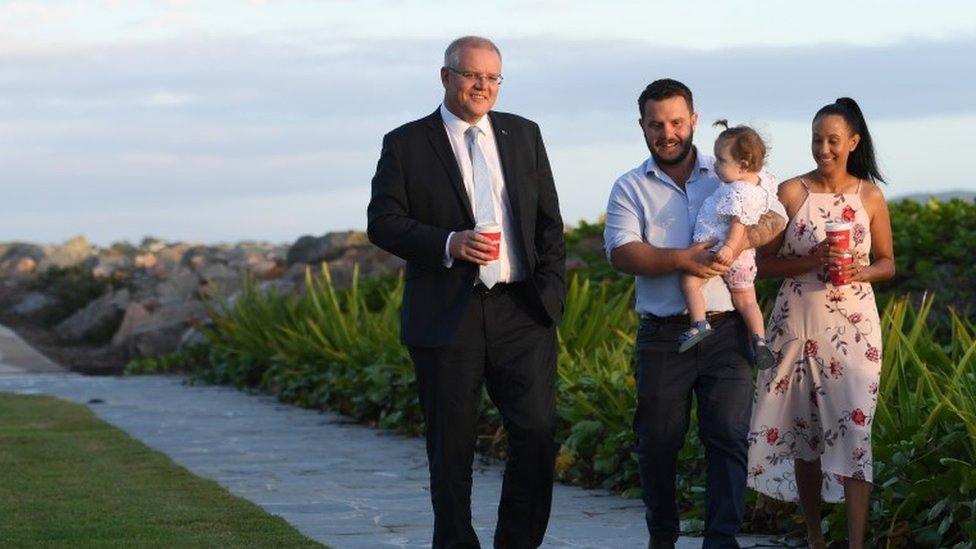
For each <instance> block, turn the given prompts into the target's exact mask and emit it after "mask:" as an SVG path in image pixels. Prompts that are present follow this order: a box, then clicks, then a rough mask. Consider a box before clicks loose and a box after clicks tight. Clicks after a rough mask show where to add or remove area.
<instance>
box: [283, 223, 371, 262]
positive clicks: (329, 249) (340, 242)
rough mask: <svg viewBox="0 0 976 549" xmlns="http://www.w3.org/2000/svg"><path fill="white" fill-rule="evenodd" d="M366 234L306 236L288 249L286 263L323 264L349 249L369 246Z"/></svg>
mask: <svg viewBox="0 0 976 549" xmlns="http://www.w3.org/2000/svg"><path fill="white" fill-rule="evenodd" d="M369 245H370V244H369V239H368V238H367V237H366V233H364V232H360V231H345V232H337V233H328V234H326V235H324V236H317V237H316V236H310V235H305V236H303V237H301V238H299V239H298V240H296V241H295V243H294V244H292V245H291V247H290V248H289V249H288V254H287V256H286V257H285V263H287V264H288V265H294V264H295V263H311V264H316V263H321V262H323V261H331V260H333V259H336V258H338V257H339V256H341V255H342V254H343V253H344V252H345V251H346V250H347V249H349V248H352V247H357V246H369Z"/></svg>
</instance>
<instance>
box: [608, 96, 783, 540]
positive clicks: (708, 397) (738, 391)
mask: <svg viewBox="0 0 976 549" xmlns="http://www.w3.org/2000/svg"><path fill="white" fill-rule="evenodd" d="M638 108H639V110H640V114H641V117H640V120H639V122H640V126H641V129H642V130H643V133H644V139H645V141H646V143H647V147H648V149H649V150H650V152H651V156H650V158H648V159H647V160H646V161H644V162H642V163H641V164H640V165H639V166H637V167H636V168H635V169H633V170H631V171H629V172H627V173H625V174H624V175H622V176H621V177H620V178H619V179H618V180H617V181H616V183H614V186H613V190H612V191H611V193H610V201H609V203H608V205H607V223H606V230H605V233H604V241H605V246H606V252H607V258H608V259H609V260H610V263H611V265H613V267H614V269H616V270H618V271H620V272H623V273H628V274H633V275H635V277H636V281H637V304H636V305H637V311H638V313H640V315H641V322H640V327H639V329H638V332H637V345H636V347H637V348H636V367H637V413H636V417H635V418H634V429H635V431H636V434H637V438H638V458H639V461H640V475H641V489H642V493H643V499H644V503H645V505H646V506H647V513H646V516H647V527H648V531H649V532H650V536H651V540H650V545H649V546H650V547H655V548H660V547H674V542H675V541H676V540H677V537H678V533H679V522H678V511H677V505H676V502H675V496H676V494H675V475H676V472H677V455H678V451H679V450H680V449H681V446H682V444H683V443H684V436H685V432H686V431H687V429H688V422H689V411H690V407H691V401H692V399H691V396H692V391H694V392H695V394H696V395H697V402H698V419H699V433H700V436H701V439H702V442H703V444H704V445H705V448H706V455H707V459H708V463H707V483H706V484H707V485H706V495H705V499H706V519H705V543H704V547H706V548H712V547H738V545H737V543H736V540H735V535H736V534H737V533H738V531H739V529H740V527H741V524H742V518H743V514H744V507H745V501H744V496H745V486H746V453H747V444H746V436H747V434H748V430H749V415H750V412H751V407H752V391H753V385H752V369H751V366H750V358H749V349H748V345H749V338H748V334H747V331H746V329H745V325H744V323H743V322H742V319H741V317H739V315H738V313H736V312H735V311H734V308H733V306H732V300H731V296H730V294H729V291H728V289H727V288H726V286H725V283H724V282H723V281H722V280H721V278H720V277H719V276H718V275H720V274H722V273H723V272H725V271H726V270H727V269H728V267H726V266H724V265H722V264H720V263H718V262H717V261H715V258H714V255H713V254H712V252H711V251H710V248H711V246H712V245H713V244H714V242H703V243H699V244H694V245H692V234H693V233H694V228H695V219H696V218H697V216H698V210H699V208H700V207H701V205H702V203H703V202H704V201H705V198H707V197H708V195H710V194H711V193H712V192H713V191H714V190H715V189H716V188H717V187H718V185H720V184H721V182H720V181H719V179H718V177H717V176H716V175H715V174H714V173H713V171H712V163H713V159H712V157H711V156H709V155H707V154H704V153H702V152H701V151H699V150H698V149H697V148H696V147H695V146H694V144H693V137H694V130H695V126H696V125H697V123H698V115H697V114H696V113H695V112H694V102H693V99H692V93H691V90H689V89H688V87H687V86H685V85H684V84H682V83H680V82H678V81H675V80H671V79H662V80H657V81H655V82H652V83H651V84H650V85H648V86H647V88H646V89H645V90H644V91H643V93H641V95H640V97H639V99H638ZM762 179H763V182H764V187H765V188H766V189H767V192H768V194H769V196H770V199H769V209H770V211H769V212H767V213H766V214H765V215H764V216H763V217H762V219H760V221H759V223H758V224H757V225H755V226H752V227H750V228H749V229H748V231H747V234H748V241H749V247H756V246H759V245H762V244H765V243H767V242H769V241H771V240H772V239H773V238H774V237H775V236H776V235H778V234H779V232H780V231H782V230H783V227H784V226H785V224H786V212H785V210H784V209H783V206H782V204H780V203H779V200H777V199H776V189H775V184H774V181H773V179H772V177H771V176H769V175H768V174H765V173H764V174H763V177H762ZM741 251H742V250H737V252H741ZM682 272H687V273H691V274H694V275H697V276H701V277H704V278H710V279H711V280H709V282H708V283H707V284H706V285H705V286H704V288H703V293H704V296H705V302H706V305H707V311H708V314H707V318H708V320H709V323H710V324H711V325H712V327H713V328H714V329H715V335H713V336H712V337H710V338H708V339H706V340H704V341H703V342H702V343H700V344H699V345H698V346H696V347H695V348H694V349H692V350H691V351H689V352H687V353H682V354H679V353H678V344H677V336H678V334H680V333H681V332H683V331H684V330H686V329H687V327H688V325H689V322H690V321H689V318H688V315H687V310H686V306H685V300H684V296H683V294H682V293H681V288H680V284H679V280H680V275H681V273H682Z"/></svg>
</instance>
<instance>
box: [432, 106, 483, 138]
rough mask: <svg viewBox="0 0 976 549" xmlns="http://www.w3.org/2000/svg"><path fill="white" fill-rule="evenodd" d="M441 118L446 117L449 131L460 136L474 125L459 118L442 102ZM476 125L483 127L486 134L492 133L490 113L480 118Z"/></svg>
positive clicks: (445, 121)
mask: <svg viewBox="0 0 976 549" xmlns="http://www.w3.org/2000/svg"><path fill="white" fill-rule="evenodd" d="M441 118H442V119H444V126H445V127H446V128H447V131H449V132H451V133H453V134H455V135H458V136H460V137H464V132H466V131H468V128H470V127H471V126H472V124H469V123H467V122H465V121H464V120H461V119H460V118H458V117H457V116H456V115H455V114H454V113H453V112H451V111H450V110H449V109H448V108H447V106H446V105H445V104H444V103H441ZM474 125H475V126H478V127H479V128H481V131H483V132H484V133H485V135H486V136H488V135H491V120H490V118H489V117H488V115H485V116H482V117H481V120H478V122H477V123H475V124H474Z"/></svg>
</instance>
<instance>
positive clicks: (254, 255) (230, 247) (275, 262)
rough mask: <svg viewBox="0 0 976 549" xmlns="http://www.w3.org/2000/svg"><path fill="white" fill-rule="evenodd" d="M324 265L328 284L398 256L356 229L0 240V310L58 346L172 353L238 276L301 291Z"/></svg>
mask: <svg viewBox="0 0 976 549" xmlns="http://www.w3.org/2000/svg"><path fill="white" fill-rule="evenodd" d="M323 262H324V263H327V264H328V266H329V270H330V272H331V274H332V279H333V282H334V283H335V284H336V285H337V286H339V287H342V286H345V285H348V284H349V282H350V281H351V280H352V276H353V272H354V270H355V269H356V268H357V267H358V269H359V272H360V273H361V275H363V276H375V275H378V274H382V273H389V272H395V271H397V270H399V269H400V268H401V267H402V264H403V262H402V260H400V259H398V258H396V257H394V256H391V255H390V254H388V253H386V252H384V251H382V250H380V249H378V248H376V247H375V246H373V245H371V244H370V243H369V241H368V240H367V239H366V235H365V233H362V232H358V231H347V232H335V233H328V234H326V235H323V236H303V237H301V238H299V239H298V240H297V241H295V242H294V243H293V244H291V245H288V244H269V243H263V242H239V243H234V244H217V245H202V244H191V243H186V242H165V241H162V240H158V239H153V238H146V239H144V240H143V241H142V242H140V243H139V244H138V245H136V244H130V243H127V242H122V243H116V244H113V245H111V246H109V247H99V246H96V245H94V244H92V243H91V242H89V241H88V240H87V239H86V238H85V237H84V236H77V237H75V238H72V239H71V240H68V241H67V242H64V243H63V244H60V245H41V244H35V243H26V242H6V243H0V288H2V289H3V290H4V292H5V294H6V295H7V296H14V299H13V300H12V301H8V303H7V310H6V311H4V314H5V315H6V316H7V317H8V318H9V317H11V316H13V317H16V318H18V319H20V320H22V321H23V322H25V323H27V324H32V325H37V326H42V325H43V326H49V327H50V328H51V329H52V330H53V335H52V338H53V339H55V340H58V341H60V342H63V343H64V344H66V345H73V344H87V345H96V346H98V345H100V346H110V347H112V348H113V350H114V351H115V352H116V353H117V354H121V355H123V356H124V357H125V358H126V359H132V358H139V357H153V356H159V355H161V354H165V353H168V352H172V351H173V350H175V349H177V348H178V347H179V346H180V345H181V342H185V341H187V340H188V339H190V338H191V337H192V334H193V330H194V326H197V325H199V324H200V323H205V322H206V321H207V313H206V311H207V308H206V305H205V302H206V301H207V299H209V298H211V297H213V296H216V295H220V296H223V297H226V298H229V299H233V298H234V295H235V294H236V293H237V292H239V291H240V290H241V288H242V287H243V284H244V280H245V277H251V278H253V279H254V280H255V282H256V283H257V284H258V285H259V287H261V288H262V289H265V290H268V291H278V292H301V291H302V288H303V286H304V281H305V272H306V269H308V268H309V267H312V268H313V269H315V272H318V269H319V267H320V265H321V264H322V263H323Z"/></svg>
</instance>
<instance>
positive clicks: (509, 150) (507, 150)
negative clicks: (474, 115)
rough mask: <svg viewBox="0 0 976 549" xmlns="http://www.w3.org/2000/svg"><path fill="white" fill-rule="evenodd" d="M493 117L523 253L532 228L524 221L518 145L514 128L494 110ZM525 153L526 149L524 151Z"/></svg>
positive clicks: (500, 159) (492, 125)
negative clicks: (514, 138)
mask: <svg viewBox="0 0 976 549" xmlns="http://www.w3.org/2000/svg"><path fill="white" fill-rule="evenodd" d="M488 116H489V117H490V118H491V127H492V131H493V132H494V133H495V143H496V144H497V145H498V160H499V162H500V164H501V165H502V176H503V177H504V178H505V192H506V193H507V194H508V202H509V204H511V206H512V220H513V221H514V222H515V228H516V229H517V231H516V232H517V233H518V234H520V235H522V239H523V253H524V243H525V239H526V238H531V235H527V234H526V231H527V230H529V229H530V228H527V227H525V224H524V223H523V222H522V202H523V201H522V199H521V194H522V192H523V190H524V189H523V188H522V185H521V183H520V181H519V178H518V171H516V169H515V159H516V157H517V155H518V151H517V150H516V145H515V143H514V141H513V138H512V129H511V128H509V127H508V126H507V125H506V124H505V122H504V121H503V120H501V117H499V116H497V115H496V114H495V113H494V112H489V113H488ZM523 154H524V151H523Z"/></svg>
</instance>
